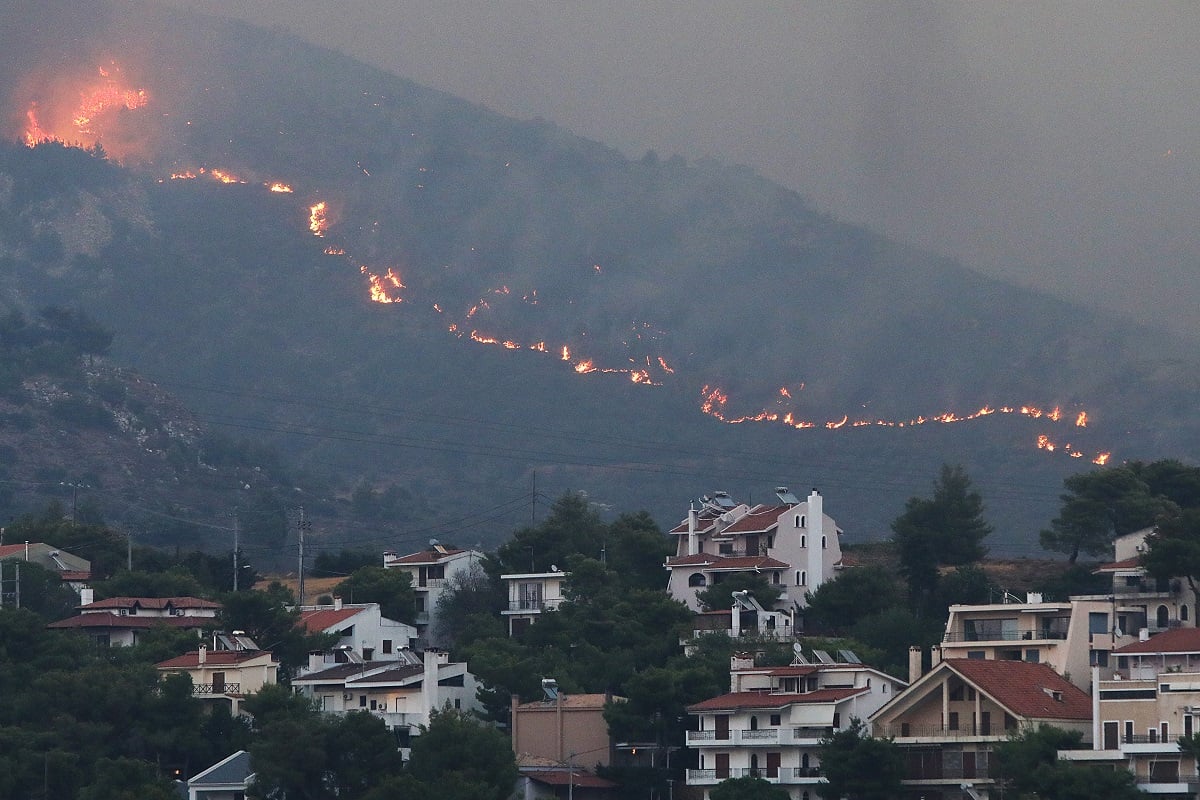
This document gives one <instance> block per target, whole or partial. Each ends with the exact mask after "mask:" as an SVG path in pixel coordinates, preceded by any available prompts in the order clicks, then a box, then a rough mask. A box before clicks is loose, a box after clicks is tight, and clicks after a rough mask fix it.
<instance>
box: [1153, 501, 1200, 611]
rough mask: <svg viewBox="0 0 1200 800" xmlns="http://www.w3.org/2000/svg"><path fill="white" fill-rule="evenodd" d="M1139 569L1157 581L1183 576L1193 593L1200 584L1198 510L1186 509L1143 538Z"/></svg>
mask: <svg viewBox="0 0 1200 800" xmlns="http://www.w3.org/2000/svg"><path fill="white" fill-rule="evenodd" d="M1142 566H1144V567H1145V568H1146V571H1147V572H1149V573H1150V574H1151V575H1153V576H1154V577H1156V578H1177V577H1180V576H1183V577H1184V578H1185V579H1186V580H1187V582H1188V585H1189V586H1190V587H1191V589H1192V591H1193V592H1195V591H1196V587H1197V584H1200V509H1196V508H1189V509H1186V510H1184V511H1181V512H1180V513H1178V514H1176V515H1174V516H1171V517H1167V518H1165V519H1163V520H1162V521H1161V522H1159V523H1158V526H1157V527H1156V528H1155V530H1154V532H1153V533H1151V534H1150V535H1149V536H1147V537H1146V552H1144V553H1143V554H1142Z"/></svg>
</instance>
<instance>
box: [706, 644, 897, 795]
mask: <svg viewBox="0 0 1200 800" xmlns="http://www.w3.org/2000/svg"><path fill="white" fill-rule="evenodd" d="M847 655H849V654H847ZM817 657H818V658H820V659H822V660H823V661H825V662H828V663H818V664H810V663H800V662H799V661H797V662H796V663H793V664H792V665H790V666H786V667H755V666H754V661H753V658H752V657H750V656H746V655H735V656H734V657H733V658H732V659H731V663H730V671H729V679H730V686H729V689H730V691H729V692H728V693H727V694H723V695H720V696H718V697H712V698H709V699H708V700H704V701H702V702H700V703H696V704H694V705H692V706H689V707H688V709H687V710H688V713H689V714H690V715H692V717H693V718H694V720H695V729H694V730H689V731H688V733H687V745H688V747H691V748H694V749H695V750H697V751H698V768H696V769H689V770H688V771H687V783H688V786H696V787H702V788H703V791H704V793H705V794H704V796H705V797H706V798H707V797H708V792H709V791H710V789H711V787H713V786H716V785H717V784H718V783H720V782H721V781H723V780H726V779H728V778H739V777H760V778H763V779H764V780H767V781H769V782H770V783H775V784H779V785H780V786H781V787H783V788H785V789H787V791H788V794H789V795H790V796H791V797H792V798H793V800H805V798H816V797H817V793H816V785H817V784H818V783H820V782H821V771H820V767H821V763H820V742H821V739H822V738H823V737H825V736H826V735H828V734H831V733H833V732H834V731H837V730H839V729H841V728H843V727H845V726H847V725H849V724H850V721H851V720H852V719H855V718H858V719H862V720H865V719H867V718H868V717H869V716H870V715H871V714H872V713H874V712H875V711H876V710H878V709H879V708H880V707H882V706H883V705H884V704H885V703H886V702H888V701H889V700H891V699H892V698H893V697H894V696H895V695H896V694H898V693H899V692H900V691H902V690H903V688H904V686H905V683H904V682H903V681H901V680H898V679H896V678H893V677H892V676H890V675H888V674H886V673H884V672H880V671H879V670H877V669H875V668H873V667H869V666H866V665H863V664H860V663H853V662H846V663H836V662H834V661H833V659H832V658H830V657H829V656H828V655H827V654H825V653H824V652H819V653H818V654H817Z"/></svg>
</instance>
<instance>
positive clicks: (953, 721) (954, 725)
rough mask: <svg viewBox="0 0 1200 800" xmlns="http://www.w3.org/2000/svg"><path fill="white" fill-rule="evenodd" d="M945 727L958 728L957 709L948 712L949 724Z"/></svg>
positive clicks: (953, 729)
mask: <svg viewBox="0 0 1200 800" xmlns="http://www.w3.org/2000/svg"><path fill="white" fill-rule="evenodd" d="M946 727H948V728H949V729H950V730H952V731H956V730H958V712H957V711H951V712H950V724H949V725H947V726H946Z"/></svg>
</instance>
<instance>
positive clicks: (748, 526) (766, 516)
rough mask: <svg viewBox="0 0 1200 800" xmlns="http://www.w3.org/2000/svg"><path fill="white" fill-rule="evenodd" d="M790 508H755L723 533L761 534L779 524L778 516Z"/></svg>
mask: <svg viewBox="0 0 1200 800" xmlns="http://www.w3.org/2000/svg"><path fill="white" fill-rule="evenodd" d="M788 508H790V506H755V507H754V508H752V509H750V512H749V513H748V514H746V516H744V517H742V518H741V519H739V520H738V521H737V522H735V523H733V524H732V525H730V526H729V527H728V528H726V529H725V530H724V531H723V533H763V532H765V531H768V530H770V529H771V528H774V527H776V526H777V525H778V524H779V515H780V514H782V513H783V512H784V511H787V510H788Z"/></svg>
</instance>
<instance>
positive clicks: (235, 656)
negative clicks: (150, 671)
mask: <svg viewBox="0 0 1200 800" xmlns="http://www.w3.org/2000/svg"><path fill="white" fill-rule="evenodd" d="M263 656H270V657H271V660H272V661H274V660H275V657H274V656H273V655H272V654H271V653H270V651H267V650H208V651H206V652H205V654H204V666H206V667H234V666H238V665H239V664H243V663H245V662H247V661H253V660H255V659H257V658H261V657H263ZM154 666H156V667H158V668H159V669H197V668H199V667H200V653H199V651H196V650H193V651H192V652H190V653H184V654H183V655H181V656H175V658H168V659H167V660H166V661H160V662H158V663H157V664H155V665H154Z"/></svg>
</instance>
